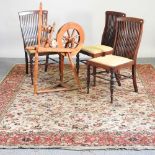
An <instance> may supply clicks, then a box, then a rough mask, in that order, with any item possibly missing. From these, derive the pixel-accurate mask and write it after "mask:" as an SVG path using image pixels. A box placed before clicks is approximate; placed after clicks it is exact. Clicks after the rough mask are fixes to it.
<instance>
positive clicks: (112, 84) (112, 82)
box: [110, 70, 115, 103]
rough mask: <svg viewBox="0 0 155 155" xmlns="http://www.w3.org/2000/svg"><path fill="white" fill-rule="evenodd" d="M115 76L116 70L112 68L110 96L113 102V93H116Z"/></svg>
mask: <svg viewBox="0 0 155 155" xmlns="http://www.w3.org/2000/svg"><path fill="white" fill-rule="evenodd" d="M114 78H115V74H114V71H113V70H111V76H110V93H111V94H110V97H111V103H113V93H114Z"/></svg>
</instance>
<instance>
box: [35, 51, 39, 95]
mask: <svg viewBox="0 0 155 155" xmlns="http://www.w3.org/2000/svg"><path fill="white" fill-rule="evenodd" d="M37 93H38V52H37V51H36V52H35V63H34V94H35V95H37Z"/></svg>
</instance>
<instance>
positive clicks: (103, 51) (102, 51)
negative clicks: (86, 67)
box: [76, 11, 126, 74]
mask: <svg viewBox="0 0 155 155" xmlns="http://www.w3.org/2000/svg"><path fill="white" fill-rule="evenodd" d="M125 16H126V14H125V13H123V12H115V11H106V12H105V27H104V31H103V34H102V39H101V44H97V45H90V46H84V47H82V49H81V50H80V52H79V53H78V54H77V56H76V68H77V73H78V74H79V68H80V62H81V63H84V64H86V60H83V59H80V55H81V54H84V55H87V56H89V57H91V58H96V57H99V56H105V55H108V54H112V51H113V45H114V39H115V23H116V19H117V18H118V17H125Z"/></svg>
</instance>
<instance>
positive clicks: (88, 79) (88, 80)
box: [87, 65, 90, 94]
mask: <svg viewBox="0 0 155 155" xmlns="http://www.w3.org/2000/svg"><path fill="white" fill-rule="evenodd" d="M89 87H90V65H87V94H89Z"/></svg>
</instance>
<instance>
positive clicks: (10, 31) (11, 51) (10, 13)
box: [0, 0, 155, 57]
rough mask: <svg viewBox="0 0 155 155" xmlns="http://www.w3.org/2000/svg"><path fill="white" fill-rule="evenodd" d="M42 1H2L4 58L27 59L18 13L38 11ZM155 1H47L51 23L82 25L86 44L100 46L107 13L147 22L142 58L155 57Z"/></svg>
mask: <svg viewBox="0 0 155 155" xmlns="http://www.w3.org/2000/svg"><path fill="white" fill-rule="evenodd" d="M39 2H40V0H3V1H2V0H1V4H0V57H24V52H23V44H22V38H21V32H20V27H19V20H18V12H19V11H23V10H33V9H38V7H39ZM154 6H155V1H154V0H148V1H147V0H43V8H44V9H47V10H48V11H49V23H52V22H53V21H55V22H56V28H57V30H58V28H60V26H61V25H62V24H64V23H65V22H68V21H75V22H78V23H79V24H80V25H81V26H82V27H83V29H84V31H85V44H87V45H89V44H96V43H100V40H101V34H102V31H103V27H104V22H105V11H106V10H115V11H122V12H126V14H127V15H128V16H134V17H139V18H143V19H144V20H145V23H144V33H143V38H142V42H141V46H140V50H139V55H138V56H139V57H155V10H154Z"/></svg>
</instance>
